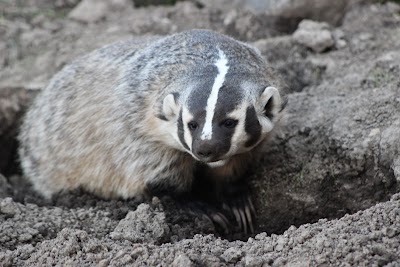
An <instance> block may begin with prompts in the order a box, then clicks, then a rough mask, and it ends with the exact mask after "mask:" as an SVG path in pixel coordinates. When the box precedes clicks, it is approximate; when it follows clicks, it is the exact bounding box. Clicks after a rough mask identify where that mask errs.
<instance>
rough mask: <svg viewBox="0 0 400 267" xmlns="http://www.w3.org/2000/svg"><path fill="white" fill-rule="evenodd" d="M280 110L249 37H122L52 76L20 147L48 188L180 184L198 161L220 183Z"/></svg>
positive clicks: (187, 182)
mask: <svg viewBox="0 0 400 267" xmlns="http://www.w3.org/2000/svg"><path fill="white" fill-rule="evenodd" d="M281 109H282V104H281V92H280V88H279V84H277V82H276V77H275V75H274V73H273V72H272V70H271V68H270V67H269V66H267V64H266V62H265V61H264V59H263V58H262V57H261V55H260V53H259V52H258V51H257V50H256V49H255V48H253V47H251V46H250V45H247V44H245V43H242V42H239V41H236V40H234V39H232V38H230V37H227V36H224V35H221V34H218V33H216V32H212V31H208V30H191V31H187V32H183V33H178V34H174V35H171V36H167V37H157V38H150V39H149V38H148V39H145V40H142V41H137V40H136V41H135V40H129V41H123V42H118V43H115V44H112V45H109V46H107V47H104V48H101V49H98V50H96V51H94V52H92V53H90V54H88V55H86V56H84V57H81V58H80V59H78V60H76V61H74V62H73V63H72V64H70V65H68V66H66V67H64V68H63V70H62V71H60V72H59V73H58V74H57V75H55V77H54V78H53V79H52V80H51V81H50V83H49V85H48V86H47V87H46V88H45V89H44V90H43V91H42V92H41V94H40V95H39V96H38V97H37V98H36V99H35V101H34V104H33V105H32V106H31V108H30V110H29V111H28V113H27V115H26V117H25V120H24V123H23V125H22V128H21V132H20V135H19V140H20V149H19V154H20V159H21V164H22V167H23V171H24V174H25V175H26V177H28V178H29V179H30V181H31V182H32V184H33V186H34V188H35V189H36V190H37V191H38V192H40V193H41V194H43V195H44V196H45V197H51V196H52V195H53V194H54V193H56V192H59V191H63V190H72V189H75V188H78V187H82V188H84V189H86V190H88V191H91V192H93V193H95V194H97V195H100V196H102V197H106V198H112V197H122V198H131V197H137V198H141V197H144V196H148V195H151V194H152V193H153V191H156V190H159V189H161V190H163V189H164V190H167V191H171V192H185V191H189V190H190V189H191V187H192V184H193V181H194V178H195V177H196V173H197V170H199V169H201V171H200V173H201V174H202V175H205V176H207V178H208V179H211V180H215V181H216V183H217V182H221V181H228V183H229V182H230V181H234V180H237V179H240V178H241V177H242V176H243V174H244V172H245V170H246V167H247V166H248V164H249V163H251V162H252V161H254V159H255V157H256V156H257V155H258V154H259V150H260V147H261V146H262V144H263V143H265V141H267V140H268V139H269V137H270V136H271V135H272V132H273V129H274V128H275V126H276V125H277V124H278V123H279V120H280V114H281ZM199 179H202V177H199Z"/></svg>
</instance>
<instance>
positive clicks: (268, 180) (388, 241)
mask: <svg viewBox="0 0 400 267" xmlns="http://www.w3.org/2000/svg"><path fill="white" fill-rule="evenodd" d="M233 2H235V3H236V4H237V5H234V6H233V5H230V3H231V1H207V0H199V1H182V2H178V3H177V4H176V5H174V6H156V7H155V6H148V7H133V5H132V2H131V1H129V0H112V1H99V0H97V1H93V0H84V1H78V0H57V1H46V0H28V1H16V0H15V1H14V0H3V1H0V173H1V174H0V266H53V265H58V266H109V265H110V266H124V265H128V266H131V265H132V266H153V265H158V266H171V265H172V266H285V265H286V266H326V265H333V266H400V256H399V255H400V230H399V229H400V194H399V193H398V192H399V191H400V186H399V183H400V142H399V141H400V140H399V139H400V6H399V5H397V4H395V3H394V2H387V3H382V2H379V3H374V1H368V2H367V1H313V0H298V1H297V2H296V3H297V5H294V4H291V5H289V4H288V3H289V2H290V1H280V2H279V4H277V1H266V3H270V5H267V6H254V5H255V4H254V3H257V1H233ZM274 3H275V4H274ZM285 3H286V6H285ZM310 3H314V6H315V8H314V9H310V8H309V6H311V4H310ZM310 10H311V11H310ZM304 19H306V20H304ZM316 21H320V22H316ZM190 28H209V29H213V30H217V31H220V32H222V33H225V34H229V35H231V36H234V37H236V38H238V39H241V40H243V41H247V42H249V43H251V44H253V45H254V46H256V47H258V48H259V49H260V51H261V52H262V54H263V55H264V56H265V57H266V58H267V59H268V61H269V63H270V64H271V65H273V66H274V67H275V68H276V69H277V70H278V72H279V73H280V74H281V76H282V77H283V79H284V80H285V81H286V83H287V85H288V86H287V90H288V106H287V116H286V126H284V127H283V129H282V131H281V133H280V135H279V136H278V138H277V139H276V140H275V141H274V142H272V143H271V144H270V146H269V147H267V148H266V150H265V155H264V157H263V159H262V160H261V162H260V164H258V167H257V168H256V169H255V170H254V173H253V174H251V175H249V178H248V179H249V181H250V186H251V191H252V195H253V200H254V204H255V207H256V210H257V214H258V216H257V222H256V228H257V233H256V234H254V235H252V236H250V237H249V236H244V235H243V234H242V233H240V232H233V233H230V234H228V235H224V234H222V233H220V232H219V230H218V229H215V226H214V225H213V224H212V222H211V221H210V220H209V219H208V218H207V217H205V216H202V215H201V213H199V212H196V211H193V209H191V208H190V207H188V206H187V205H184V204H182V203H180V202H179V201H176V200H174V199H172V198H170V197H162V198H156V197H155V198H153V200H152V201H151V202H149V203H142V204H140V203H137V202H135V201H134V200H131V201H121V200H103V199H99V198H97V197H95V196H92V195H89V194H87V193H85V192H81V191H76V192H70V193H65V194H60V195H58V196H56V197H55V198H54V199H53V200H51V201H45V200H43V199H42V198H41V197H40V196H38V195H36V194H35V192H33V191H32V190H31V188H30V185H29V183H27V181H26V180H24V178H23V177H22V176H21V175H20V171H19V168H18V162H17V160H16V155H15V150H16V147H17V144H16V142H15V136H16V134H17V129H18V124H19V121H20V118H21V116H22V115H23V113H24V110H25V109H26V107H27V106H28V105H29V103H30V101H31V100H32V98H33V97H34V96H35V95H36V94H37V93H38V92H39V91H40V89H41V88H43V87H44V86H45V85H46V83H47V82H48V80H49V79H50V78H51V76H52V75H53V74H54V73H55V72H57V71H58V70H59V69H60V68H62V66H64V65H65V64H67V63H68V62H70V61H71V60H72V59H73V58H75V57H77V56H79V55H82V54H84V53H86V52H88V51H91V50H93V49H95V48H97V47H101V46H102V45H105V44H108V43H111V42H113V41H117V40H123V39H128V38H132V37H137V36H142V35H155V34H157V35H164V34H169V33H173V32H177V31H182V30H186V29H190ZM349 214H350V215H349Z"/></svg>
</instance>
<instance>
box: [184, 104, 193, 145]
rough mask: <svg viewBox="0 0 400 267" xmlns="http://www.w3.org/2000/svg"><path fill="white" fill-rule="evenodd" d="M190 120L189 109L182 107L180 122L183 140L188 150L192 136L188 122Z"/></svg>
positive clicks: (191, 118)
mask: <svg viewBox="0 0 400 267" xmlns="http://www.w3.org/2000/svg"><path fill="white" fill-rule="evenodd" d="M192 120H193V115H192V114H190V112H189V110H188V109H187V108H185V107H184V108H182V123H183V130H184V135H183V138H184V139H185V142H186V144H187V145H188V147H189V149H190V151H192V143H193V137H192V134H191V133H190V130H189V127H188V123H189V122H190V121H192Z"/></svg>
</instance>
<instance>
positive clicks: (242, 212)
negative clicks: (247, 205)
mask: <svg viewBox="0 0 400 267" xmlns="http://www.w3.org/2000/svg"><path fill="white" fill-rule="evenodd" d="M239 212H240V217H241V218H242V223H243V230H244V234H245V235H247V220H246V215H245V213H244V211H243V209H239Z"/></svg>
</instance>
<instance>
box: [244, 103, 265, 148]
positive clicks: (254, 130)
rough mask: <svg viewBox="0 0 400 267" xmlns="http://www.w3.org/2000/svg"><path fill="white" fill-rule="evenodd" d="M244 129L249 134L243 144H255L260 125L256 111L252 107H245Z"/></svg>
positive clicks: (249, 145)
mask: <svg viewBox="0 0 400 267" xmlns="http://www.w3.org/2000/svg"><path fill="white" fill-rule="evenodd" d="M244 129H245V131H246V132H247V133H248V135H249V136H250V138H249V140H248V141H247V142H246V144H245V146H246V147H251V146H253V145H255V144H256V143H257V141H258V140H259V139H260V136H261V125H260V123H259V122H258V119H257V113H256V110H255V109H254V107H248V108H247V111H246V120H245V124H244Z"/></svg>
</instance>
